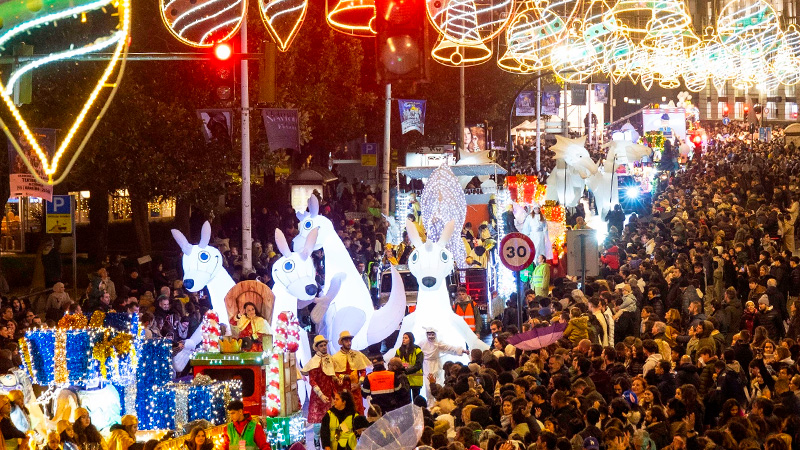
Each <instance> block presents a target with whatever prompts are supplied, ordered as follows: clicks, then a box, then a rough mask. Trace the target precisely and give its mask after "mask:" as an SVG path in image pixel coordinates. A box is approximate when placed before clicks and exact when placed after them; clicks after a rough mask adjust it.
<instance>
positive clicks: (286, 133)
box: [261, 108, 300, 151]
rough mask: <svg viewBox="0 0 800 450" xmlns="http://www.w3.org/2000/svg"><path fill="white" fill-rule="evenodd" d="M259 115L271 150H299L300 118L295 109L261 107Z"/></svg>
mask: <svg viewBox="0 0 800 450" xmlns="http://www.w3.org/2000/svg"><path fill="white" fill-rule="evenodd" d="M261 117H262V118H263V119H264V127H265V128H266V129H267V139H268V140H269V148H270V149H271V150H278V149H281V148H290V149H293V150H297V151H300V129H299V123H300V120H299V114H298V112H297V110H296V109H277V108H267V109H262V110H261Z"/></svg>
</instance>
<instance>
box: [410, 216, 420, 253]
mask: <svg viewBox="0 0 800 450" xmlns="http://www.w3.org/2000/svg"><path fill="white" fill-rule="evenodd" d="M406 232H407V233H408V240H410V241H411V243H412V244H414V247H422V238H420V237H419V233H418V232H417V226H416V225H414V222H412V221H410V220H408V219H406Z"/></svg>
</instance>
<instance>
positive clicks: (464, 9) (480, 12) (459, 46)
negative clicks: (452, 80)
mask: <svg viewBox="0 0 800 450" xmlns="http://www.w3.org/2000/svg"><path fill="white" fill-rule="evenodd" d="M425 7H426V10H427V12H428V18H429V20H430V23H431V24H432V25H433V27H434V28H435V29H436V31H437V32H438V33H439V34H440V36H441V38H440V39H439V41H438V42H437V44H436V47H435V48H434V49H433V51H432V52H431V54H432V56H433V58H434V59H436V60H437V61H439V62H440V63H442V64H447V65H453V66H462V65H468V64H477V63H479V62H483V61H485V60H487V59H489V58H490V57H491V55H492V50H491V49H490V48H489V47H488V46H487V45H486V42H488V41H490V40H491V39H492V38H494V37H495V36H497V35H498V34H499V33H500V32H501V31H502V30H503V28H505V26H506V25H507V24H508V22H509V21H510V20H511V18H512V17H513V15H514V14H513V12H514V0H427V2H426V4H425Z"/></svg>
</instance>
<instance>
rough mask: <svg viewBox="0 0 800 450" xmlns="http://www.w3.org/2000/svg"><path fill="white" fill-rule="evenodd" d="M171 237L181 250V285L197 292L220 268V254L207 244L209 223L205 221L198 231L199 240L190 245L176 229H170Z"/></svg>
mask: <svg viewBox="0 0 800 450" xmlns="http://www.w3.org/2000/svg"><path fill="white" fill-rule="evenodd" d="M172 237H173V238H175V242H177V243H178V245H179V246H180V247H181V251H183V261H182V262H183V287H185V288H186V289H187V290H188V291H189V292H197V291H199V290H201V289H203V288H204V287H206V285H207V284H208V283H209V282H210V281H211V280H212V279H213V278H214V277H215V276H217V274H218V273H219V271H220V270H223V269H222V254H221V253H220V252H219V250H217V249H216V248H214V247H211V246H209V245H208V241H209V240H211V224H210V223H208V222H207V221H206V223H204V224H203V228H202V230H201V232H200V242H198V243H197V245H192V244H190V243H189V241H188V240H187V239H186V236H184V235H183V233H181V232H180V231H178V230H175V229H173V230H172Z"/></svg>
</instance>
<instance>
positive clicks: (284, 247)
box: [275, 228, 292, 258]
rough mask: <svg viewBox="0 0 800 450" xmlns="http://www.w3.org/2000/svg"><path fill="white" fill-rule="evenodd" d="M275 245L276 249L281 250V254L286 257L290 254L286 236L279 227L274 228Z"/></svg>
mask: <svg viewBox="0 0 800 450" xmlns="http://www.w3.org/2000/svg"><path fill="white" fill-rule="evenodd" d="M275 245H276V246H277V247H278V251H279V252H281V255H283V256H286V257H287V258H288V257H289V255H291V254H292V251H291V250H289V244H288V243H286V236H284V235H283V231H281V230H280V229H279V228H276V229H275Z"/></svg>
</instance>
